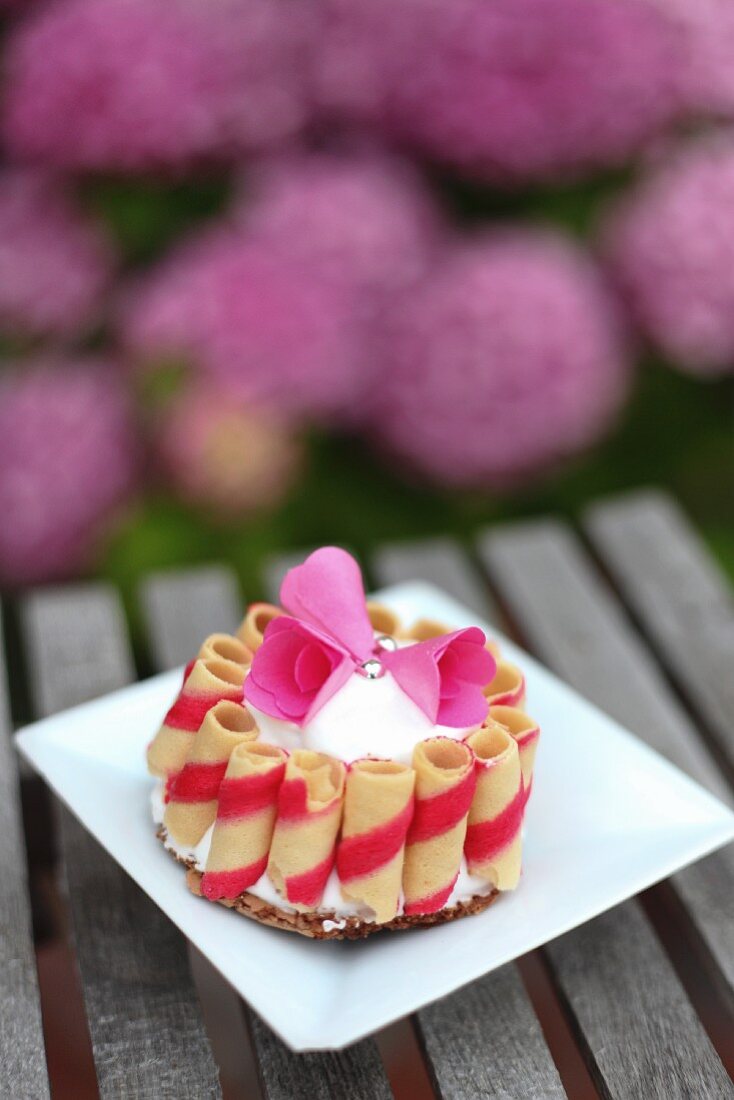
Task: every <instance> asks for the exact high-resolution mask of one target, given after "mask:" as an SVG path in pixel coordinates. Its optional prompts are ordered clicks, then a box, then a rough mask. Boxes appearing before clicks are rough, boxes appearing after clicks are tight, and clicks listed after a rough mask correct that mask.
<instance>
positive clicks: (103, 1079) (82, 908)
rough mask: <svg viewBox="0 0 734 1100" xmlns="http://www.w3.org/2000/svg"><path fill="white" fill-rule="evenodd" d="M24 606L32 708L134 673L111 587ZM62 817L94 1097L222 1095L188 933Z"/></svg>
mask: <svg viewBox="0 0 734 1100" xmlns="http://www.w3.org/2000/svg"><path fill="white" fill-rule="evenodd" d="M22 610H23V626H24V634H25V641H26V649H27V655H28V665H29V668H30V670H31V677H32V687H33V701H34V704H35V709H36V712H37V713H38V714H39V716H43V715H47V714H52V713H54V712H55V711H57V710H59V709H61V708H62V707H66V706H71V705H73V704H74V703H78V702H81V701H82V700H85V699H90V698H93V697H94V696H96V695H99V694H101V692H102V691H110V690H112V689H114V688H119V687H122V686H124V685H125V684H127V683H128V682H129V681H130V680H131V678H132V676H133V661H132V654H131V652H130V649H129V644H128V642H127V636H126V634H125V633H124V619H123V614H122V609H121V606H120V603H119V600H118V597H117V595H116V593H115V592H114V591H113V590H112V589H110V588H107V587H105V586H102V585H95V584H90V585H86V586H83V587H82V586H80V587H77V588H73V589H65V590H58V591H49V592H38V593H35V594H32V595H30V596H29V597H28V598H27V600H26V601H25V604H24V607H23V609H22ZM60 823H61V850H62V855H63V862H64V869H65V879H66V889H67V892H68V897H69V905H70V908H71V914H72V920H73V927H74V937H75V942H76V949H77V955H78V959H79V968H80V973H81V979H82V986H83V990H84V998H85V1004H86V1009H87V1018H88V1022H89V1030H90V1034H91V1039H92V1047H93V1051H94V1060H95V1065H96V1069H97V1077H98V1081H99V1089H100V1095H101V1096H102V1097H103V1100H104V1098H107V1097H120V1096H125V1097H135V1098H139V1100H159V1098H160V1097H164V1096H176V1097H191V1098H192V1100H194V1098H196V1100H199V1098H202V1097H206V1098H217V1097H219V1096H220V1095H221V1093H220V1089H219V1083H218V1080H217V1070H216V1066H215V1065H214V1061H213V1058H212V1055H211V1050H210V1048H209V1043H208V1040H207V1038H206V1034H205V1032H204V1027H203V1022H202V1019H201V1013H200V1010H199V1004H198V1000H197V996H196V991H195V989H194V986H193V984H192V981H191V977H190V974H189V969H188V965H187V958H186V949H185V942H184V940H183V938H182V937H181V936H180V934H179V933H178V932H177V931H176V929H175V928H174V926H173V925H172V924H171V923H170V921H169V920H168V919H167V918H166V917H165V916H164V915H163V914H162V913H161V911H160V910H159V909H158V908H157V907H156V906H155V905H154V904H153V902H152V901H150V899H149V898H148V897H146V895H145V894H144V893H143V892H142V890H140V889H139V888H138V887H137V886H136V885H135V883H134V882H133V881H132V880H131V879H130V878H128V876H127V875H126V874H125V873H124V872H123V871H122V869H121V868H119V867H118V866H117V864H116V863H115V862H114V861H113V860H112V859H111V858H110V857H109V856H108V855H107V854H106V853H105V852H103V851H102V849H101V848H100V847H99V845H98V844H97V843H96V841H94V840H93V839H92V837H91V836H90V835H89V834H88V833H87V832H86V831H85V830H84V829H83V828H82V827H81V825H79V823H78V822H77V821H76V819H75V818H73V817H72V815H71V814H70V813H68V812H67V811H65V810H62V811H61V814H60Z"/></svg>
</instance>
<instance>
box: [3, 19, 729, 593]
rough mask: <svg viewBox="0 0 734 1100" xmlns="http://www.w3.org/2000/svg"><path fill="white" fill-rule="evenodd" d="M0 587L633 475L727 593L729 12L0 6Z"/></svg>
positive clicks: (417, 523)
mask: <svg viewBox="0 0 734 1100" xmlns="http://www.w3.org/2000/svg"><path fill="white" fill-rule="evenodd" d="M0 7H2V9H3V12H2V24H3V36H2V41H1V43H0V49H1V51H2V70H1V81H2V123H1V125H2V148H3V166H2V168H1V169H0V338H1V340H2V367H1V368H0V510H1V511H2V515H3V523H2V525H0V584H1V585H2V586H4V587H6V588H13V587H17V586H22V585H26V584H31V583H37V582H45V581H48V580H56V579H60V578H65V577H69V576H74V575H79V574H94V575H103V576H109V577H111V578H113V579H114V580H115V581H116V582H118V583H119V584H121V586H122V588H123V591H125V592H127V593H131V592H132V591H133V590H134V588H135V585H136V583H137V581H138V579H139V578H140V576H141V575H142V574H144V573H146V572H148V571H149V570H151V569H156V568H162V567H166V566H168V565H174V564H179V563H183V562H195V561H200V560H201V561H204V560H211V559H215V560H224V561H230V562H231V563H233V564H234V566H235V567H236V568H237V570H238V571H239V573H240V576H241V578H242V581H243V585H244V588H245V591H246V592H248V593H249V594H253V593H255V592H257V591H259V590H260V568H261V564H262V562H263V560H264V558H265V556H266V555H267V554H268V553H270V552H272V551H274V550H282V549H287V548H288V547H303V546H308V545H312V544H315V543H319V542H324V541H340V542H343V543H346V544H348V545H349V546H350V547H352V548H354V549H356V550H357V551H361V552H363V553H367V552H368V551H369V549H370V547H371V546H372V545H374V544H376V543H379V542H380V541H383V540H386V539H400V538H409V537H418V536H422V535H430V534H435V533H439V532H452V533H454V534H456V535H457V536H459V537H460V538H466V539H469V538H470V537H471V535H472V534H473V533H474V532H475V531H476V530H477V528H478V527H480V526H481V525H482V524H485V523H487V522H492V521H495V520H501V519H505V518H511V517H515V516H521V515H525V514H532V513H537V512H543V511H555V512H561V513H565V514H568V515H575V514H577V513H578V511H579V509H580V508H582V507H583V505H584V504H585V503H586V502H587V501H589V500H591V499H593V498H595V497H596V496H599V495H601V494H604V493H610V492H613V491H615V490H620V489H623V488H625V487H628V486H635V485H640V484H647V483H657V484H662V485H665V486H668V487H669V488H670V489H671V490H672V491H674V492H675V494H676V495H677V496H678V497H679V498H680V499H681V500H682V502H683V504H684V505H685V507H686V508H687V509H688V510H689V512H690V513H691V514H692V515H693V517H694V519H695V520H696V521H697V523H698V525H699V526H700V528H701V530H702V531H703V533H704V535H705V537H706V538H707V539H708V540H709V541H710V544H711V546H712V548H713V549H714V551H715V552H716V553H717V554H718V555H719V557H720V559H721V560H722V562H723V563H724V564H725V566H726V567H727V568H729V569H730V570H731V571H732V573H733V574H734V453H733V449H732V448H733V433H732V392H733V391H732V385H733V383H732V373H733V372H734V3H732V2H731V0H389V3H388V2H387V0H370V2H369V3H365V0H16V2H13V0H2V2H0Z"/></svg>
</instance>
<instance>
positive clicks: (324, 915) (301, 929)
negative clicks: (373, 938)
mask: <svg viewBox="0 0 734 1100" xmlns="http://www.w3.org/2000/svg"><path fill="white" fill-rule="evenodd" d="M156 835H157V836H158V838H159V839H160V840H161V841H162V842H165V840H166V830H165V828H164V827H163V826H162V825H161V826H160V827H159V828H158V831H157V833H156ZM166 851H167V852H169V853H170V855H172V856H173V858H174V859H175V860H177V862H179V863H182V864H183V865H184V866H185V867H186V885H187V886H188V888H189V890H190V891H191V893H192V894H196V896H197V897H201V879H202V873H201V871H197V870H196V867H195V866H194V862H193V860H191V859H184V858H183V857H181V856H179V855H177V854H176V853H175V852H172V851H171V849H170V848H167V849H166ZM498 897H499V890H493V891H492V892H491V893H489V894H483V895H477V896H476V897H473V898H470V899H469V900H468V901H460V902H459V903H458V904H457V905H452V906H451V908H450V909H440V910H439V911H438V912H437V913H421V914H416V915H415V916H405V915H404V914H401V915H400V916H397V917H394V918H393V920H391V921H387V922H386V923H384V924H377V923H376V922H375V921H364V920H360V919H359V918H358V917H340V916H339V914H338V913H335V912H333V911H332V912H328V911H323V910H322V911H319V912H318V913H298V912H296V911H295V910H293V909H281V908H279V907H278V906H275V905H271V904H270V902H267V901H263V899H262V898H258V897H257V896H256V895H255V894H250V893H248V892H247V891H245V892H244V893H242V894H240V895H239V896H238V897H236V898H222V899H221V900H220V902H219V904H220V905H224V906H226V907H227V908H228V909H234V910H235V911H236V912H237V913H241V914H242V916H243V917H249V918H250V919H251V920H256V921H259V922H260V924H267V925H269V926H270V927H271V928H282V929H283V930H284V931H286V932H298V933H299V934H300V935H302V936H309V937H310V938H311V939H315V940H361V939H364V938H365V937H366V936H370V935H372V933H373V932H383V931H392V932H402V931H405V930H406V929H408V928H427V927H429V926H430V925H433V924H446V923H447V922H448V921H452V920H459V919H460V918H461V917H469V916H473V915H474V914H475V913H482V912H484V910H485V909H488V908H489V906H490V905H491V904H492V902H494V901H496V899H497V898H498ZM325 921H326V922H328V921H332V922H333V923H334V924H335V925H337V926H338V927H336V928H329V929H325V928H324V922H325ZM342 925H343V927H342Z"/></svg>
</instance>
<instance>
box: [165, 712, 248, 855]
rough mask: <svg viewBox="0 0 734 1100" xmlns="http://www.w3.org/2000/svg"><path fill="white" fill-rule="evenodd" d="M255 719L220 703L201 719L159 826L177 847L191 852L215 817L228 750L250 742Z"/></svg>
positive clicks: (171, 788)
mask: <svg viewBox="0 0 734 1100" xmlns="http://www.w3.org/2000/svg"><path fill="white" fill-rule="evenodd" d="M257 734H258V729H257V725H256V724H255V719H254V718H253V717H252V715H251V714H250V712H249V711H248V710H247V709H246V708H245V707H243V706H242V705H241V704H240V703H233V702H231V701H229V700H226V699H223V700H221V701H220V702H218V703H217V704H216V705H215V706H213V707H212V708H211V710H210V711H209V712H208V713H207V714H206V715H205V717H204V720H203V722H202V723H201V727H200V728H199V731H198V732H197V733H196V735H195V736H194V738H193V740H192V742H191V748H190V749H189V753H188V756H187V757H186V763H185V764H184V766H183V768H182V769H181V771H180V772H179V773H178V775H177V776H176V777H175V779H174V780H173V782H172V783H171V785H170V789H169V799H168V805H167V806H166V811H165V814H164V815H163V824H164V825H165V826H166V829H167V830H168V832H169V834H170V835H171V836H172V837H173V839H174V840H176V841H178V843H179V844H185V845H187V847H190V848H193V847H194V845H195V844H198V843H199V841H200V840H201V838H202V837H203V835H204V833H205V832H206V831H207V829H208V828H209V826H210V825H211V824H212V823H213V821H214V818H215V817H216V816H217V798H218V796H219V786H220V784H221V782H222V780H223V779H224V774H225V772H226V770H227V764H228V763H229V757H230V755H231V753H232V750H233V749H234V748H236V746H237V745H239V744H241V743H242V742H243V741H254V740H255V738H256V737H257Z"/></svg>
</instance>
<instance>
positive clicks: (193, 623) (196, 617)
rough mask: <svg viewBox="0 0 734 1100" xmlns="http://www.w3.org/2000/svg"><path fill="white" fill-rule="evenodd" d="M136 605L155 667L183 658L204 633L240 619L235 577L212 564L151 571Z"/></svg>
mask: <svg viewBox="0 0 734 1100" xmlns="http://www.w3.org/2000/svg"><path fill="white" fill-rule="evenodd" d="M141 604H142V610H143V616H144V619H145V623H146V627H147V630H148V636H149V638H150V640H151V647H152V650H153V653H154V656H155V660H156V665H157V667H158V668H159V669H168V668H175V667H176V665H179V664H183V663H185V662H186V661H187V660H189V658H190V657H192V656H193V655H194V654H195V653H196V651H197V650H198V648H199V646H200V645H201V643H202V641H203V640H204V638H206V637H207V635H208V634H215V633H218V632H219V631H222V632H225V633H231V632H232V631H234V630H235V629H236V627H237V625H238V623H239V621H240V619H241V618H242V611H241V606H240V597H239V590H238V586H237V578H236V576H235V575H234V573H233V572H232V570H231V569H227V568H225V567H223V566H218V565H211V566H206V567H202V568H200V569H187V570H181V571H180V572H166V573H153V574H151V575H150V577H148V578H147V579H146V580H145V581H144V582H143V585H142V587H141Z"/></svg>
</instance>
